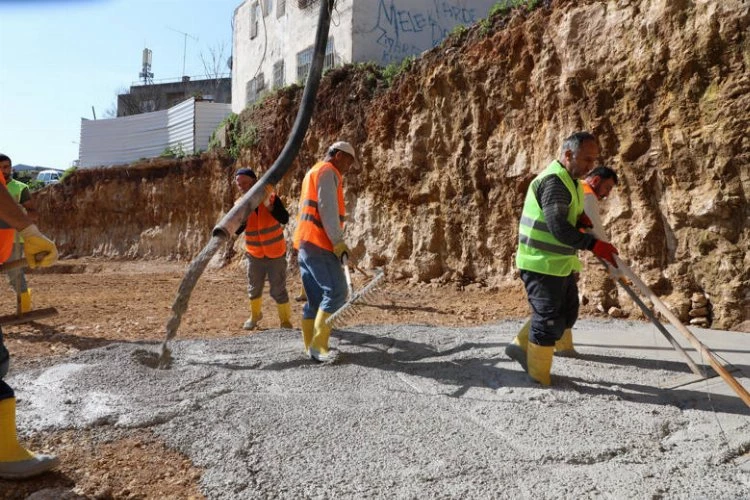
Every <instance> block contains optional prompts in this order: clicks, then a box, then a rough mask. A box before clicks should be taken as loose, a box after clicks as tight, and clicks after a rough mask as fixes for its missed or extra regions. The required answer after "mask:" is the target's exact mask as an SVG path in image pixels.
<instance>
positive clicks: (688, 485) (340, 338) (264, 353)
mask: <svg viewBox="0 0 750 500" xmlns="http://www.w3.org/2000/svg"><path fill="white" fill-rule="evenodd" d="M520 325H521V323H520V322H517V321H505V322H502V323H499V324H496V325H488V326H482V327H474V328H443V327H434V326H430V325H391V326H366V327H352V328H347V329H345V330H343V331H341V332H338V333H335V334H334V335H335V337H336V338H334V339H333V341H332V344H333V345H334V346H338V348H339V349H340V350H341V352H342V355H341V357H340V359H339V361H338V362H337V363H335V364H333V365H330V366H322V365H316V364H313V363H312V362H310V361H308V360H305V359H304V358H303V356H302V355H301V348H302V346H301V339H300V338H299V336H300V334H299V331H292V330H271V331H265V332H262V333H258V334H255V335H252V336H244V337H237V338H234V339H228V340H222V341H210V342H209V341H178V342H173V343H172V344H171V345H172V347H173V358H174V362H173V365H172V367H171V368H170V369H169V370H157V369H154V368H152V367H151V366H153V361H154V357H155V355H154V353H156V352H157V351H158V346H157V345H153V344H152V345H146V344H115V345H110V346H107V347H104V348H100V349H96V350H91V351H86V352H81V353H78V354H76V355H75V356H72V357H70V358H68V359H67V360H65V362H62V363H57V364H55V365H53V366H48V367H43V368H39V369H35V370H31V371H26V372H23V373H15V374H14V375H13V376H12V377H11V380H10V382H11V383H12V384H13V385H14V386H15V387H16V388H17V392H18V396H19V410H20V411H19V425H20V427H21V429H22V431H23V432H24V433H28V432H33V431H35V430H41V429H62V428H70V427H90V426H96V425H113V426H118V427H122V428H140V427H146V428H150V429H151V430H153V431H154V432H155V433H156V434H158V435H159V436H161V437H162V438H164V439H165V441H166V442H167V443H168V444H170V445H171V446H173V447H175V448H177V449H179V450H180V451H181V452H183V453H185V454H186V455H188V456H189V457H190V458H191V459H192V460H193V461H194V463H195V464H197V465H198V466H200V467H203V468H204V469H205V473H204V475H203V478H202V488H203V491H204V493H205V494H206V495H207V496H208V497H209V498H259V497H269V496H274V497H283V498H328V497H340V498H373V497H389V498H391V497H393V498H417V497H419V498H421V497H430V498H431V497H460V498H502V497H514V498H515V497H520V498H532V497H533V498H560V497H569V498H587V497H608V498H644V497H654V498H658V497H679V498H742V497H747V495H748V492H750V470H749V469H750V467H748V455H747V454H748V451H750V409H748V407H747V406H746V405H745V404H744V403H743V402H742V401H741V400H740V399H739V398H738V397H737V396H736V395H734V393H733V391H732V390H731V389H729V388H728V387H727V386H726V384H724V383H723V382H722V381H721V379H719V378H712V379H709V380H703V381H700V382H697V383H693V384H691V385H686V386H681V387H678V388H675V389H666V388H663V387H664V385H665V384H669V383H670V382H671V381H673V380H676V379H680V378H685V377H689V376H691V375H692V373H691V372H690V370H689V369H688V367H687V365H686V364H685V363H684V362H682V361H681V358H680V356H679V355H678V354H677V353H676V352H675V351H674V350H673V349H672V348H671V346H670V345H669V344H668V343H667V341H666V340H665V339H664V338H663V337H662V336H661V334H660V333H659V332H658V331H657V330H656V329H655V328H654V327H653V326H651V325H650V324H647V323H636V322H627V321H591V320H583V321H579V323H578V325H577V328H576V329H575V330H574V338H575V341H576V344H577V348H578V350H579V351H580V354H581V356H580V357H579V358H575V359H555V361H554V364H553V368H552V371H553V384H554V387H552V388H544V387H541V386H539V385H537V384H535V383H533V382H530V381H529V380H528V378H527V376H526V374H525V373H524V372H523V371H522V370H521V368H520V366H519V365H518V364H517V363H515V362H514V361H512V360H510V359H508V358H507V357H506V356H505V354H504V352H503V349H504V347H505V345H506V344H507V343H508V342H509V341H510V340H511V339H512V338H513V335H514V334H515V332H516V331H517V330H518V328H519V327H520ZM670 331H671V329H670ZM691 331H693V332H694V333H696V334H697V335H698V336H699V338H701V340H702V341H704V343H705V344H706V345H708V346H709V347H710V348H712V349H713V350H714V352H715V353H716V354H717V355H719V356H721V357H722V358H724V359H726V360H727V361H728V362H729V363H731V364H732V365H734V367H735V368H736V369H738V370H739V371H737V372H735V373H734V375H735V377H737V378H738V380H739V381H740V382H741V383H742V384H744V386H745V387H746V388H747V387H750V379H749V378H748V375H749V374H750V335H747V334H739V333H731V332H722V331H711V330H698V329H691ZM673 335H674V336H675V338H678V340H679V341H680V343H681V344H682V345H683V346H685V347H686V349H687V350H688V352H689V353H691V354H694V351H692V350H691V349H689V345H688V344H687V342H685V341H684V340H683V339H681V338H679V337H680V334H679V332H673ZM694 359H695V360H696V361H700V357H699V356H696V357H695V358H694Z"/></svg>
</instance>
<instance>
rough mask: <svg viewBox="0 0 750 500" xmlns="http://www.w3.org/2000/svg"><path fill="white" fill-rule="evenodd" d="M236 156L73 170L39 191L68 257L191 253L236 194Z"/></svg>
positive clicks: (48, 229)
mask: <svg viewBox="0 0 750 500" xmlns="http://www.w3.org/2000/svg"><path fill="white" fill-rule="evenodd" d="M232 174H233V170H232V168H231V160H229V159H227V158H221V157H217V156H211V157H209V156H208V155H204V156H203V157H202V158H193V159H190V160H187V161H178V160H164V159H156V160H153V161H149V162H143V163H140V164H136V165H133V166H131V167H113V168H103V169H92V170H80V171H77V172H75V173H74V174H73V175H72V176H71V177H70V178H69V179H65V182H63V183H61V184H57V185H54V186H51V187H49V188H46V189H45V190H43V191H41V192H40V193H38V194H37V195H36V200H37V206H38V208H39V212H40V219H41V222H40V224H39V226H40V229H41V230H42V231H43V232H44V233H45V234H47V235H48V236H49V237H51V238H52V239H53V240H54V241H55V243H56V244H57V246H58V249H59V251H60V253H61V255H64V256H66V255H67V256H83V255H94V256H105V257H112V258H138V257H140V258H143V257H145V258H155V257H170V258H175V259H191V258H192V257H194V256H195V255H197V254H198V252H200V250H201V249H202V248H203V246H204V245H205V244H206V243H207V242H208V239H209V238H210V237H211V229H212V228H213V226H214V224H215V223H216V221H217V219H218V217H219V215H220V214H222V213H224V212H226V211H227V210H229V208H231V207H232V203H233V200H234V197H235V193H234V192H233V184H232V180H233V175H232Z"/></svg>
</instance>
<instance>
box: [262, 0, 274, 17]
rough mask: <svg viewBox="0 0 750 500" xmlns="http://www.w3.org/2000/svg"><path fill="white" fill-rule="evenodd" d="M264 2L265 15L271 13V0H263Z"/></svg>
mask: <svg viewBox="0 0 750 500" xmlns="http://www.w3.org/2000/svg"><path fill="white" fill-rule="evenodd" d="M261 1H262V2H263V17H265V16H267V15H268V14H270V13H271V7H272V4H271V0H261Z"/></svg>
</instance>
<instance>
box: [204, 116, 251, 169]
mask: <svg viewBox="0 0 750 500" xmlns="http://www.w3.org/2000/svg"><path fill="white" fill-rule="evenodd" d="M222 127H226V134H227V141H228V144H227V148H226V149H227V152H228V153H229V156H231V157H232V158H234V159H235V160H236V159H237V158H239V157H240V152H241V151H242V150H243V149H246V148H251V147H253V146H255V145H256V144H258V139H259V134H258V127H256V126H255V125H253V124H252V123H246V124H244V125H243V124H242V122H241V121H240V115H238V114H237V113H229V115H227V117H226V118H224V120H222V122H221V123H220V124H219V126H218V127H216V130H214V131H213V133H212V134H211V139H210V140H209V141H208V149H209V150H212V149H216V148H218V147H219V144H220V142H219V139H218V137H217V136H216V132H217V131H218V130H219V129H220V128H222Z"/></svg>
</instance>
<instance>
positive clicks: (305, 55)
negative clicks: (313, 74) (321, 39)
mask: <svg viewBox="0 0 750 500" xmlns="http://www.w3.org/2000/svg"><path fill="white" fill-rule="evenodd" d="M312 58H313V47H312V45H311V46H309V47H307V48H306V49H305V50H303V51H301V52H298V53H297V81H298V82H303V81H305V79H306V78H307V74H308V73H309V72H310V66H312ZM337 63H338V61H337V58H336V51H335V50H334V48H333V37H331V38H329V39H328V43H327V44H326V55H325V59H323V70H327V69H329V68H333V67H334V66H336V64H337Z"/></svg>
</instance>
